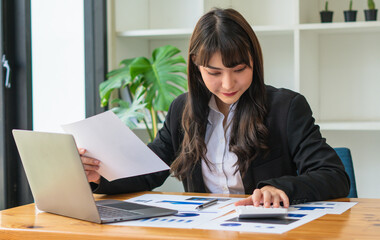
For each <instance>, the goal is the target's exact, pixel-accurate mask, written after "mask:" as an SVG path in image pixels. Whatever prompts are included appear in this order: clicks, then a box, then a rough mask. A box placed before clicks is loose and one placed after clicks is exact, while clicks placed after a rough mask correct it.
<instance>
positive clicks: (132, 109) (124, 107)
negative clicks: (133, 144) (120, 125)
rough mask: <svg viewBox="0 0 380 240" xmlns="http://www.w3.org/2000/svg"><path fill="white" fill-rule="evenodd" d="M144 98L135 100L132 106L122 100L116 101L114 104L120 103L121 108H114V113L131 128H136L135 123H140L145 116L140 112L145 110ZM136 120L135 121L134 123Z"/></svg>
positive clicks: (141, 96)
mask: <svg viewBox="0 0 380 240" xmlns="http://www.w3.org/2000/svg"><path fill="white" fill-rule="evenodd" d="M143 100H144V97H143V95H140V96H139V97H137V98H135V99H134V101H133V102H132V104H131V105H130V104H129V103H128V102H125V101H123V100H121V99H115V100H114V101H112V103H118V104H119V107H115V108H112V111H113V112H114V113H115V114H116V115H117V116H118V117H119V118H120V120H121V121H123V122H124V123H125V124H126V125H127V126H128V127H129V128H131V129H133V128H136V127H137V126H136V124H135V121H140V120H141V119H143V118H144V114H143V113H141V112H139V111H140V110H142V109H144V108H145V105H146V104H145V103H143ZM134 120H135V121H134Z"/></svg>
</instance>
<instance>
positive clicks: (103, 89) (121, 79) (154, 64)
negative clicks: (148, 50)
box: [99, 45, 187, 141]
mask: <svg viewBox="0 0 380 240" xmlns="http://www.w3.org/2000/svg"><path fill="white" fill-rule="evenodd" d="M179 52H180V50H179V49H177V48H176V47H174V46H170V45H167V46H163V47H159V48H156V49H154V50H153V53H152V58H150V59H148V58H146V57H136V58H132V59H124V60H122V61H121V62H120V65H121V67H120V68H118V69H115V70H113V71H111V72H109V73H108V74H107V80H106V81H104V82H102V83H101V84H100V85H99V92H100V98H101V106H102V107H105V106H107V105H108V106H110V105H115V104H116V107H113V108H112V109H111V110H112V111H113V112H115V113H116V115H117V116H118V117H119V118H120V119H121V120H122V121H123V122H124V123H125V124H126V125H127V126H128V127H130V128H132V129H133V128H136V127H137V125H136V122H138V121H142V122H143V123H144V124H145V127H146V130H147V132H148V134H149V137H150V141H153V139H154V138H155V136H156V134H157V131H158V122H159V121H158V115H159V113H162V112H166V111H168V109H169V106H170V104H171V102H172V101H173V100H174V98H175V97H177V96H178V95H180V94H182V93H183V92H185V91H186V90H187V80H186V78H185V76H186V74H187V70H186V61H185V60H184V58H183V57H182V56H179V55H177V54H178V53H179ZM122 90H127V91H128V92H129V94H130V95H131V101H130V102H128V101H125V100H123V99H120V98H119V97H111V93H112V92H114V91H116V92H120V91H122Z"/></svg>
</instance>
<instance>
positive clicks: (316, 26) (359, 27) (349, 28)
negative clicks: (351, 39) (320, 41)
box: [298, 21, 380, 33]
mask: <svg viewBox="0 0 380 240" xmlns="http://www.w3.org/2000/svg"><path fill="white" fill-rule="evenodd" d="M298 29H299V30H301V31H317V32H319V33H338V32H339V33H341V32H343V33H344V32H347V33H352V32H380V21H374V22H336V23H311V24H300V25H298Z"/></svg>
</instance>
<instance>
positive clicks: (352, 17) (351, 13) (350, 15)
mask: <svg viewBox="0 0 380 240" xmlns="http://www.w3.org/2000/svg"><path fill="white" fill-rule="evenodd" d="M357 13H358V11H357V10H352V0H350V5H349V8H348V10H346V11H344V21H346V22H355V21H356V14H357Z"/></svg>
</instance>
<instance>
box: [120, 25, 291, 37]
mask: <svg viewBox="0 0 380 240" xmlns="http://www.w3.org/2000/svg"><path fill="white" fill-rule="evenodd" d="M252 28H253V30H254V31H255V33H256V34H260V35H272V34H273V35H277V34H292V33H293V30H294V27H293V26H254V27H252ZM192 32H193V29H189V28H177V29H141V30H131V31H123V32H116V36H117V37H127V38H146V39H168V38H189V37H190V36H191V34H192Z"/></svg>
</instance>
